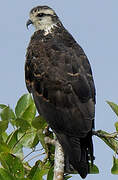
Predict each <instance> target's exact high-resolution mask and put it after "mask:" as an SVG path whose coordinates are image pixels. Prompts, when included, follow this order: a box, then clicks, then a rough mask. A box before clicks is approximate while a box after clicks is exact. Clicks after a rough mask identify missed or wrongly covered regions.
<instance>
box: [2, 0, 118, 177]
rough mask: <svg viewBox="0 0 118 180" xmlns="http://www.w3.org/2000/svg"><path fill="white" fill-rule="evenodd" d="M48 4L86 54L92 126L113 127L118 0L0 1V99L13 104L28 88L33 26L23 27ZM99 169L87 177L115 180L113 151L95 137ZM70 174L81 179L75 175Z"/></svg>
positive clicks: (117, 91)
mask: <svg viewBox="0 0 118 180" xmlns="http://www.w3.org/2000/svg"><path fill="white" fill-rule="evenodd" d="M37 5H48V6H50V7H52V8H53V9H54V10H55V11H56V13H57V14H58V16H59V17H60V20H61V21H62V23H63V24H64V26H65V27H66V29H67V30H68V31H69V32H70V33H71V34H72V35H73V37H74V38H75V39H76V41H77V42H78V43H79V44H80V45H81V47H82V48H83V49H84V51H85V53H86V55H87V56H88V58H89V61H90V64H91V67H92V71H93V76H94V81H95V86H96V93H97V95H96V98H97V103H96V118H95V124H96V130H99V129H102V130H105V131H108V132H114V131H115V128H114V123H115V122H116V121H118V119H117V117H116V115H115V114H114V113H113V112H112V110H111V109H110V107H109V106H108V105H107V103H106V100H109V101H113V102H115V103H116V104H118V75H117V71H118V70H117V69H118V0H99V1H98V0H88V1H86V0H74V1H73V0H40V1H39V0H30V1H29V0H25V1H23V0H21V1H16V0H12V1H9V0H4V1H1V3H0V84H1V85H0V103H3V104H9V105H10V106H11V107H13V108H14V107H15V104H16V102H17V100H18V99H19V98H20V96H22V94H24V93H27V89H26V87H25V81H24V63H25V54H26V48H27V46H28V43H29V40H30V37H31V35H32V34H33V31H34V29H33V28H32V27H30V29H29V31H28V30H27V29H26V26H25V24H26V21H27V20H28V14H29V11H30V10H31V9H32V8H33V7H35V6H37ZM93 140H94V149H95V150H94V151H95V157H96V160H95V164H96V165H97V166H98V167H99V170H100V174H99V175H88V176H87V178H86V180H99V179H101V180H104V179H107V180H112V179H113V180H116V179H117V178H118V176H117V175H111V173H110V169H111V167H112V156H113V155H114V152H113V151H112V150H111V149H110V148H109V147H107V146H106V145H105V144H104V142H102V141H101V140H100V139H99V138H96V137H93ZM71 179H72V180H76V179H81V178H80V176H78V175H74V176H73V177H72V178H71Z"/></svg>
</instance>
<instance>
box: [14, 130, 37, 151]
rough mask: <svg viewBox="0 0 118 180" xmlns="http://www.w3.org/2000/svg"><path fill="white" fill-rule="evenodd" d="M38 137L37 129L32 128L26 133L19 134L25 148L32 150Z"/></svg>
mask: <svg viewBox="0 0 118 180" xmlns="http://www.w3.org/2000/svg"><path fill="white" fill-rule="evenodd" d="M35 136H36V131H35V129H33V128H31V129H30V130H28V131H27V132H26V133H23V132H18V139H20V143H21V144H22V145H23V146H24V147H28V148H31V147H32V144H33V142H34V139H35Z"/></svg>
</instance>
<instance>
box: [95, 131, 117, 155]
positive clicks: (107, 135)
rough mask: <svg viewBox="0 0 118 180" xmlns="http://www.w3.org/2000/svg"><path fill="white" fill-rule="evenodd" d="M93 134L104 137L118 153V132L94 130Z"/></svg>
mask: <svg viewBox="0 0 118 180" xmlns="http://www.w3.org/2000/svg"><path fill="white" fill-rule="evenodd" d="M93 135H95V136H97V137H99V138H100V139H102V140H103V141H104V142H105V143H106V144H107V145H108V146H109V147H110V148H111V149H112V150H113V151H114V152H115V153H117V154H118V132H114V133H111V134H110V133H107V132H105V131H102V130H99V131H93Z"/></svg>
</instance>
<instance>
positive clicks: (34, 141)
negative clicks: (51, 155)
mask: <svg viewBox="0 0 118 180" xmlns="http://www.w3.org/2000/svg"><path fill="white" fill-rule="evenodd" d="M38 143H39V138H38V136H37V134H36V136H35V138H34V140H33V142H32V146H31V148H35V147H36V145H37V144H38Z"/></svg>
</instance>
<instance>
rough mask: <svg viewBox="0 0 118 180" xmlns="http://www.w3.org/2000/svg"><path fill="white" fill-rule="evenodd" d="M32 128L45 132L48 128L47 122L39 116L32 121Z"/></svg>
mask: <svg viewBox="0 0 118 180" xmlns="http://www.w3.org/2000/svg"><path fill="white" fill-rule="evenodd" d="M32 126H33V127H34V128H36V129H42V130H44V128H45V127H46V126H47V122H46V121H45V119H44V118H43V117H42V116H37V117H35V119H34V120H33V121H32Z"/></svg>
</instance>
